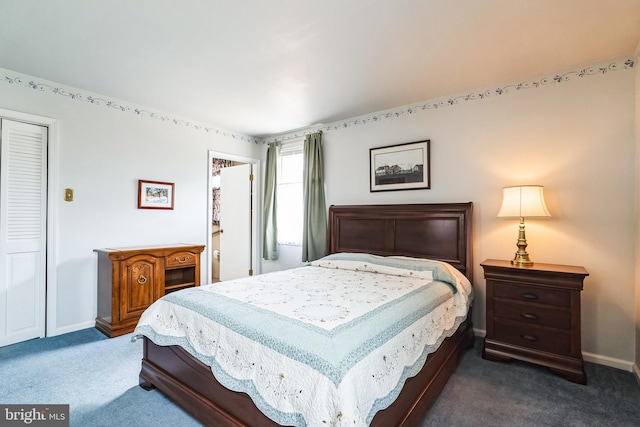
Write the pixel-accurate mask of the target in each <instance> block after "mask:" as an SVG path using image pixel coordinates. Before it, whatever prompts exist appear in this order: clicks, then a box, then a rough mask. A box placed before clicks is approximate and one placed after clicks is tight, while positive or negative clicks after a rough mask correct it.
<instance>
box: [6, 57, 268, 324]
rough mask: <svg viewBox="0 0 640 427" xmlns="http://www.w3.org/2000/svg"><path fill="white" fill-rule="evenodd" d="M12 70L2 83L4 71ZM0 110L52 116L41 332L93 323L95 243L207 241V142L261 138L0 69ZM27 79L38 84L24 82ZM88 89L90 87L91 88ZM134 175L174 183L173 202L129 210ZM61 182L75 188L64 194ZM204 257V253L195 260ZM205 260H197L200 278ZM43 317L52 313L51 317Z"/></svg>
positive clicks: (247, 148)
mask: <svg viewBox="0 0 640 427" xmlns="http://www.w3.org/2000/svg"><path fill="white" fill-rule="evenodd" d="M6 76H8V77H10V78H15V77H16V76H21V77H22V79H21V81H14V82H13V83H10V82H9V80H8V79H6V78H5V77H6ZM0 78H4V79H3V80H2V79H0V80H1V81H0V109H6V110H13V111H19V112H24V113H30V114H33V115H39V116H46V117H51V118H54V119H56V121H57V122H56V123H57V135H55V141H56V147H57V152H56V153H54V154H55V157H56V158H57V160H58V161H57V165H56V167H57V176H56V177H55V180H54V183H53V184H54V185H56V188H55V189H54V191H53V194H54V195H55V196H54V197H55V198H54V200H52V201H50V203H53V206H54V209H55V212H54V213H55V219H56V222H55V223H54V224H53V227H55V231H56V235H57V242H56V244H55V250H54V256H55V265H54V268H55V274H54V275H53V277H54V280H50V282H49V284H48V292H49V293H50V294H51V293H53V297H54V300H55V304H53V306H52V307H51V309H52V310H53V311H54V312H55V313H54V316H53V321H52V323H53V324H50V325H48V331H49V334H58V333H63V332H69V331H73V330H77V329H82V328H86V327H90V326H93V324H94V321H95V316H96V282H97V281H96V255H95V253H94V252H93V249H95V248H104V247H120V246H138V245H161V244H166V243H180V242H183V243H194V244H206V243H207V229H206V227H207V223H208V219H207V202H208V189H207V173H208V172H207V167H208V150H215V151H218V152H222V153H229V154H234V155H238V156H245V157H254V158H259V156H260V146H258V145H256V144H254V143H251V142H247V141H246V140H245V139H243V138H244V137H243V136H242V135H237V134H231V133H229V132H225V131H220V130H217V129H212V130H210V131H209V132H207V131H205V130H204V129H203V128H201V129H195V128H192V127H188V126H186V125H184V124H182V123H181V122H179V121H178V124H175V123H174V122H173V121H172V120H173V118H172V117H170V120H166V121H162V120H159V119H155V118H151V117H149V116H148V115H140V114H136V113H135V111H134V110H135V107H136V106H135V105H133V104H127V103H126V102H124V101H117V102H118V105H123V106H125V107H130V108H129V109H127V108H125V111H122V110H121V109H115V108H111V107H108V106H107V105H106V104H105V103H101V104H100V105H97V104H95V103H91V102H89V101H88V100H87V99H88V96H89V95H91V94H90V93H87V92H82V91H80V90H78V89H73V88H65V90H66V92H67V93H74V94H78V93H83V94H84V96H82V99H80V98H79V97H77V96H76V97H75V99H74V98H72V97H69V96H64V95H61V94H59V93H56V92H55V91H53V90H52V88H55V87H60V86H58V85H56V84H54V83H51V82H46V81H42V80H41V79H37V78H35V77H30V76H22V75H19V74H18V73H15V72H12V71H9V70H4V69H0ZM29 81H35V82H37V83H42V84H43V86H40V88H41V89H39V88H36V89H32V88H30V87H29V86H28V82H29ZM94 96H95V95H94ZM138 179H147V180H154V181H168V182H174V183H175V209H174V210H171V211H158V210H148V209H137V182H138ZM65 188H72V189H73V190H74V192H75V200H74V201H73V202H64V201H63V194H64V189H65ZM203 262H205V261H203ZM205 270H206V269H205V268H203V269H202V280H205V279H204V274H205ZM50 319H51V318H50Z"/></svg>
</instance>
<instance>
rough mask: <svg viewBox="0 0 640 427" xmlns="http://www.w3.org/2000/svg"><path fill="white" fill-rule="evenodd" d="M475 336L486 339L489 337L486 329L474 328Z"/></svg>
mask: <svg viewBox="0 0 640 427" xmlns="http://www.w3.org/2000/svg"><path fill="white" fill-rule="evenodd" d="M473 335H475V336H476V337H480V338H484V337H485V336H486V335H487V331H486V330H484V329H478V328H473Z"/></svg>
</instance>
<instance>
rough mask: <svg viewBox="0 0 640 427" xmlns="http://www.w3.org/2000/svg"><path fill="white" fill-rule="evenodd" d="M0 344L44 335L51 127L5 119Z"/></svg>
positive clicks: (0, 158)
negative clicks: (48, 147) (49, 138)
mask: <svg viewBox="0 0 640 427" xmlns="http://www.w3.org/2000/svg"><path fill="white" fill-rule="evenodd" d="M0 127H1V128H2V134H1V139H0V202H1V203H0V346H4V345H8V344H13V343H17V342H20V341H25V340H28V339H32V338H39V337H44V336H45V311H46V301H45V297H46V212H47V209H46V204H47V196H46V194H47V128H46V127H43V126H36V125H30V124H26V123H20V122H14V121H11V120H5V119H3V120H1V121H0Z"/></svg>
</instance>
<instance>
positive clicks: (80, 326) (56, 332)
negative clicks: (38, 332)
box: [47, 321, 96, 337]
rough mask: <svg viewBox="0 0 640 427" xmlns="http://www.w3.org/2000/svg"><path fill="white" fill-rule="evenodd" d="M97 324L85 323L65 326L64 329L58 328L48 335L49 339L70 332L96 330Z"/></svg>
mask: <svg viewBox="0 0 640 427" xmlns="http://www.w3.org/2000/svg"><path fill="white" fill-rule="evenodd" d="M95 326H96V322H92V321H89V322H84V323H76V324H75V325H70V326H65V327H64V328H56V329H55V330H54V331H53V333H51V334H48V335H47V336H48V337H55V336H57V335H62V334H68V333H69V332H76V331H81V330H82V329H87V328H95Z"/></svg>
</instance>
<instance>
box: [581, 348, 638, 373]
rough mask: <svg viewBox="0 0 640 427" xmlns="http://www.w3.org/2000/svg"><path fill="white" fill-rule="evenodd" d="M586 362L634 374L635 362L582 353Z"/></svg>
mask: <svg viewBox="0 0 640 427" xmlns="http://www.w3.org/2000/svg"><path fill="white" fill-rule="evenodd" d="M582 357H583V358H584V361H585V362H591V363H597V364H598V365H604V366H609V367H611V368H616V369H622V370H623V371H627V372H632V371H633V368H632V367H633V362H630V361H628V360H622V359H616V358H614V357H609V356H603V355H601V354H594V353H589V352H586V351H583V352H582Z"/></svg>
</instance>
